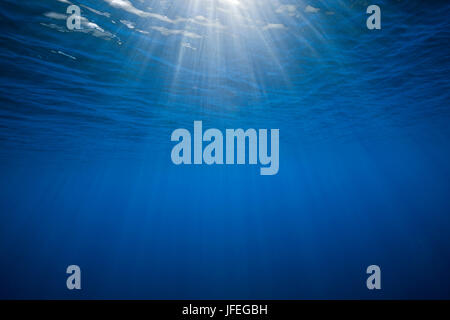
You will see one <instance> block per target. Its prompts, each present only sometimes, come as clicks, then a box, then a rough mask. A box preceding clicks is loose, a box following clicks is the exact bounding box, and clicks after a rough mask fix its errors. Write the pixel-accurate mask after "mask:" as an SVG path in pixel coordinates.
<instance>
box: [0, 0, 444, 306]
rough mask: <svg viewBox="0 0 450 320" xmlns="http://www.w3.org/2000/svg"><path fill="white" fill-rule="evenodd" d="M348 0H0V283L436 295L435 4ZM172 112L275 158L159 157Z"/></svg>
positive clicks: (440, 237) (145, 294)
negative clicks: (263, 172) (212, 161)
mask: <svg viewBox="0 0 450 320" xmlns="http://www.w3.org/2000/svg"><path fill="white" fill-rule="evenodd" d="M72 3H73V4H76V5H78V6H80V8H81V15H82V17H83V18H82V21H81V29H80V30H73V31H70V30H69V29H68V28H67V26H66V19H67V16H68V15H67V13H66V9H67V7H68V6H69V5H70V4H72ZM368 4H369V3H367V2H366V1H356V0H355V1H350V0H349V1H307V0H304V1H288V0H283V1H276V0H274V1H269V0H259V1H256V0H248V1H244V0H186V1H178V0H174V1H164V0H161V1H156V0H132V1H128V0H97V1H72V2H69V1H68V0H40V1H27V0H25V1H10V0H1V1H0V24H1V32H0V70H1V71H0V175H1V179H0V221H1V223H0V256H1V257H2V258H1V263H0V297H2V298H4V297H9V298H159V299H164V298H178V299H182V298H203V299H205V298H210V299H214V298H252V299H258V298H269V299H286V298H288V299H298V298H450V293H449V290H448V288H449V287H450V286H449V285H450V278H449V276H448V270H449V268H450V251H449V250H450V241H449V237H448V234H449V231H450V216H449V214H450V200H449V199H450V189H449V188H450V164H449V163H450V162H449V161H448V160H449V156H450V143H449V138H450V129H449V123H450V122H449V121H450V106H449V103H448V101H450V95H449V89H450V81H449V76H448V75H449V73H450V62H449V60H450V58H449V57H450V47H449V43H450V41H449V40H450V25H449V22H448V21H449V20H448V12H449V9H450V5H449V4H448V3H447V2H445V1H429V2H426V3H425V2H421V1H378V2H377V4H378V5H380V7H381V8H382V30H377V31H370V30H368V29H367V28H366V18H367V14H366V8H367V6H368ZM194 120H202V121H203V125H204V126H205V127H208V128H211V127H214V128H219V129H221V130H225V129H226V128H245V129H246V128H279V129H280V171H279V173H278V174H277V175H276V176H272V177H262V176H260V175H259V167H256V166H249V165H244V166H211V167H208V166H191V167H188V166H174V165H173V164H172V162H171V160H170V150H171V148H172V147H173V143H172V142H170V135H171V132H172V131H173V130H175V129H177V128H180V127H183V128H187V129H189V130H192V127H193V121H194ZM69 264H78V265H80V267H81V268H82V270H83V283H84V285H83V290H82V292H81V293H73V292H69V291H67V290H66V289H65V277H66V275H65V268H66V267H67V266H68V265H69ZM371 264H378V265H380V266H381V268H382V271H383V290H382V292H381V293H379V292H377V293H373V292H369V291H368V290H367V289H366V287H365V279H366V274H365V270H366V268H367V266H369V265H371Z"/></svg>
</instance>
